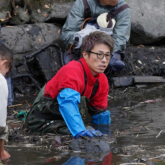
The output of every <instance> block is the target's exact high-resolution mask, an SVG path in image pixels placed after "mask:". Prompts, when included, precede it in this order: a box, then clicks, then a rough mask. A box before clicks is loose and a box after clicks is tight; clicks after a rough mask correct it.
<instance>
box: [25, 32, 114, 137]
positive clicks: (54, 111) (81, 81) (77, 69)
mask: <svg viewBox="0 0 165 165" xmlns="http://www.w3.org/2000/svg"><path fill="white" fill-rule="evenodd" d="M113 47H114V42H113V40H112V38H111V36H109V35H107V34H105V33H103V32H98V31H96V32H93V33H90V34H89V35H87V36H86V37H85V38H84V40H83V43H82V47H81V54H82V58H80V59H79V60H78V61H74V60H73V61H71V62H69V63H68V64H66V65H64V66H63V67H62V68H61V69H60V70H59V71H58V72H57V74H56V75H55V76H54V77H53V78H52V79H51V80H50V81H49V82H48V83H47V84H46V85H45V86H44V87H43V88H42V89H41V91H40V93H39V94H38V96H37V98H36V99H35V101H34V103H33V106H32V109H31V110H30V112H29V113H28V115H27V118H26V121H25V128H27V129H28V130H31V131H40V132H44V133H46V132H51V133H58V134H70V133H71V134H72V135H73V137H75V138H78V137H79V136H89V137H93V136H101V135H102V133H101V132H100V131H97V130H94V129H93V130H86V128H85V125H84V122H83V120H82V116H83V115H84V113H85V111H86V110H87V111H88V112H89V114H90V115H91V116H92V120H91V121H92V122H93V123H95V124H109V123H110V112H109V111H108V110H106V108H107V104H108V98H107V95H108V92H109V86H108V80H107V77H106V76H105V74H104V71H105V69H106V68H107V66H108V64H109V61H110V59H111V53H112V52H113Z"/></svg>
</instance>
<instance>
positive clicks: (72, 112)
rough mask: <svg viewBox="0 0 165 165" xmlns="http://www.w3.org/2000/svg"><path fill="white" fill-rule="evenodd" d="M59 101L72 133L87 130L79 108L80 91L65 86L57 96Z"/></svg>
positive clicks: (74, 134) (62, 113)
mask: <svg viewBox="0 0 165 165" xmlns="http://www.w3.org/2000/svg"><path fill="white" fill-rule="evenodd" d="M57 101H58V104H59V110H60V113H61V115H62V117H63V118H64V120H65V122H66V125H67V126H68V128H69V130H70V132H71V133H72V135H73V136H76V135H77V134H78V133H79V132H81V131H84V130H86V129H85V126H84V123H83V120H82V118H81V115H80V112H79V108H78V104H79V103H80V93H78V92H77V91H75V90H73V89H70V88H65V89H64V90H62V91H61V92H60V93H59V95H58V96H57Z"/></svg>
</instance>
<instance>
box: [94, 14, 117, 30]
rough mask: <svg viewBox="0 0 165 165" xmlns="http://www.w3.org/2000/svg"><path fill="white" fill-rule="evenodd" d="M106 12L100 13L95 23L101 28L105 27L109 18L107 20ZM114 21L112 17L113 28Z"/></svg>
mask: <svg viewBox="0 0 165 165" xmlns="http://www.w3.org/2000/svg"><path fill="white" fill-rule="evenodd" d="M107 15H108V13H102V14H100V15H99V16H98V17H97V23H98V25H99V26H100V27H101V28H107V26H108V24H109V20H108V21H107ZM115 24H116V21H115V20H114V19H112V28H114V26H115Z"/></svg>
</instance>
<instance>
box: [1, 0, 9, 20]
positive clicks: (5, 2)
mask: <svg viewBox="0 0 165 165" xmlns="http://www.w3.org/2000/svg"><path fill="white" fill-rule="evenodd" d="M7 12H9V13H11V5H10V0H0V22H1V23H8V22H9V19H10V18H9V14H8V13H7Z"/></svg>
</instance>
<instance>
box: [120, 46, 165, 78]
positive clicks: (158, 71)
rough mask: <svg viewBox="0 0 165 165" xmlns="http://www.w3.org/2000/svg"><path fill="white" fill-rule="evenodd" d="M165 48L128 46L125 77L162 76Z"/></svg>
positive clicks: (164, 68)
mask: <svg viewBox="0 0 165 165" xmlns="http://www.w3.org/2000/svg"><path fill="white" fill-rule="evenodd" d="M164 52H165V48H164V47H152V46H145V47H144V46H130V47H128V48H127V50H126V58H125V63H126V67H125V68H124V70H123V72H124V71H126V70H127V73H126V72H125V75H129V76H130V75H136V76H140V75H143V76H146V75H150V76H155V75H157V76H163V75H164V72H163V71H164V70H165V56H164Z"/></svg>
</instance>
